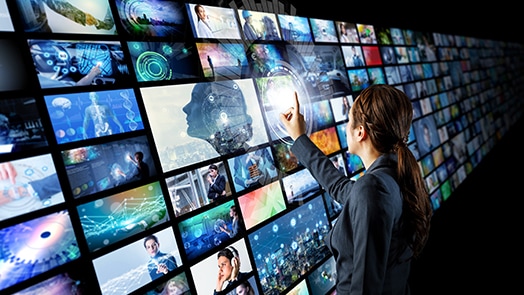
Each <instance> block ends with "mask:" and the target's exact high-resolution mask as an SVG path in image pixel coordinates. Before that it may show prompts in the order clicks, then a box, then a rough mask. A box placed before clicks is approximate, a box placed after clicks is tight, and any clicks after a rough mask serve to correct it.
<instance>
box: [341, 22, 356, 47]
mask: <svg viewBox="0 0 524 295" xmlns="http://www.w3.org/2000/svg"><path fill="white" fill-rule="evenodd" d="M335 25H336V26H337V33H338V39H339V40H340V43H359V42H360V40H359V39H358V31H357V26H356V25H355V24H354V23H347V22H342V21H336V22H335Z"/></svg>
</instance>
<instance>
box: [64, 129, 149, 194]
mask: <svg viewBox="0 0 524 295" xmlns="http://www.w3.org/2000/svg"><path fill="white" fill-rule="evenodd" d="M149 148H150V144H149V142H148V140H147V137H146V136H138V137H134V138H127V139H122V140H118V141H113V142H108V143H103V144H98V145H90V146H85V147H80V148H73V149H69V150H64V151H62V160H63V162H64V165H65V169H66V172H67V177H68V179H69V185H70V188H71V192H72V194H73V196H74V197H75V198H80V197H84V196H87V195H91V194H94V193H96V192H101V191H105V190H108V189H110V188H113V187H118V186H120V185H123V184H126V183H133V182H137V181H141V180H144V179H148V178H150V177H153V176H155V175H156V171H157V170H156V167H155V163H154V161H153V159H152V157H151V151H150V149H149ZM137 158H138V159H137Z"/></svg>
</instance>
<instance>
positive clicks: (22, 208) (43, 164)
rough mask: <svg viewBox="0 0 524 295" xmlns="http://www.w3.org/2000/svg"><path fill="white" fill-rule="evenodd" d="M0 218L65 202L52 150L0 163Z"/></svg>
mask: <svg viewBox="0 0 524 295" xmlns="http://www.w3.org/2000/svg"><path fill="white" fill-rule="evenodd" d="M0 174H1V175H9V176H10V177H9V178H7V177H6V178H4V177H2V179H0V187H3V193H2V194H0V220H4V219H8V218H12V217H15V216H19V215H22V214H25V213H29V212H33V211H36V210H39V209H43V208H47V207H49V206H53V205H56V204H60V203H63V202H64V194H63V192H62V188H61V186H60V181H59V179H58V175H57V173H56V168H55V164H54V162H53V159H52V156H51V154H44V155H39V156H33V157H28V158H24V159H18V160H13V161H7V162H3V163H0Z"/></svg>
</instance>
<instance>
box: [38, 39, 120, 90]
mask: <svg viewBox="0 0 524 295" xmlns="http://www.w3.org/2000/svg"><path fill="white" fill-rule="evenodd" d="M28 44H29V51H30V52H31V56H32V58H33V64H34V66H35V69H36V73H37V77H38V81H39V82H40V87H42V88H56V87H71V86H73V87H76V86H88V85H112V84H122V83H124V81H125V80H126V79H129V78H130V77H129V76H130V75H129V69H128V66H127V63H126V61H125V53H124V51H123V50H122V46H121V45H120V42H118V41H66V40H35V39H30V40H28Z"/></svg>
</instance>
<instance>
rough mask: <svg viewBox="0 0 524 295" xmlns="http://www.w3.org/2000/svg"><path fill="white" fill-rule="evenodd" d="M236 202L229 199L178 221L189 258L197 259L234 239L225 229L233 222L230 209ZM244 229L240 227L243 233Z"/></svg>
mask: <svg viewBox="0 0 524 295" xmlns="http://www.w3.org/2000/svg"><path fill="white" fill-rule="evenodd" d="M234 204H235V203H234V201H233V200H229V201H227V202H225V203H222V204H218V205H216V206H215V207H212V208H209V209H208V210H207V211H205V212H202V213H200V214H197V215H195V216H193V217H191V218H188V219H185V220H182V221H180V222H179V223H178V229H179V230H180V233H181V235H182V243H183V244H184V252H185V254H186V257H187V259H188V260H190V261H191V260H195V259H197V258H199V257H202V255H204V254H206V253H208V252H209V251H212V250H213V249H215V248H216V247H218V246H220V244H222V243H227V242H228V241H230V240H231V239H232V237H230V236H229V235H228V234H227V233H226V232H225V231H224V230H223V229H224V227H226V229H227V226H228V223H231V221H232V220H231V216H230V215H229V211H230V210H229V209H230V208H231V206H233V205H234ZM242 231H243V229H240V232H239V234H241V233H242Z"/></svg>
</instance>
